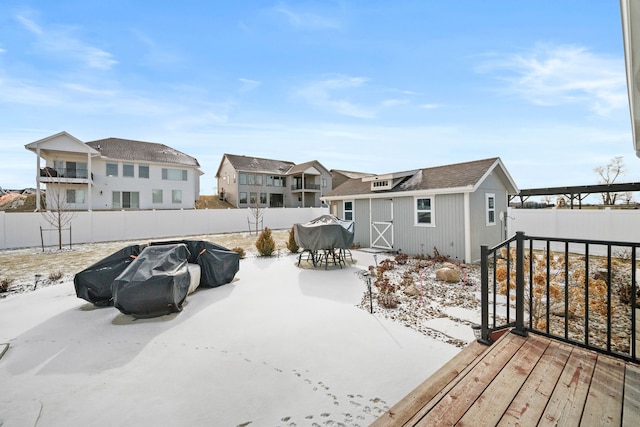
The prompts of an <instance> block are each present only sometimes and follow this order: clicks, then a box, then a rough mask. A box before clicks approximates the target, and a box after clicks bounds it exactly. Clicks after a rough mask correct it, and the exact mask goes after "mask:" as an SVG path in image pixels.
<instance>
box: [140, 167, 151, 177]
mask: <svg viewBox="0 0 640 427" xmlns="http://www.w3.org/2000/svg"><path fill="white" fill-rule="evenodd" d="M138 178H149V166H146V165H139V166H138Z"/></svg>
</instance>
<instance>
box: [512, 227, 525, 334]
mask: <svg viewBox="0 0 640 427" xmlns="http://www.w3.org/2000/svg"><path fill="white" fill-rule="evenodd" d="M512 332H513V333H514V334H516V335H520V336H523V337H526V336H527V329H526V328H525V326H524V233H523V232H522V231H517V232H516V327H515V328H514V329H513V330H512Z"/></svg>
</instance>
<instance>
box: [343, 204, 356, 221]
mask: <svg viewBox="0 0 640 427" xmlns="http://www.w3.org/2000/svg"><path fill="white" fill-rule="evenodd" d="M353 205H354V201H353V200H344V201H343V202H342V216H343V217H344V218H343V219H344V220H347V221H355V216H354V215H353V213H354V209H353V207H354V206H353Z"/></svg>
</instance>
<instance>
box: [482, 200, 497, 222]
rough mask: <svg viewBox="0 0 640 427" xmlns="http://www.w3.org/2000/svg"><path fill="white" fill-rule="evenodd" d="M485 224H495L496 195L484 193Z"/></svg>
mask: <svg viewBox="0 0 640 427" xmlns="http://www.w3.org/2000/svg"><path fill="white" fill-rule="evenodd" d="M485 197H486V207H487V225H496V195H495V194H486V195H485Z"/></svg>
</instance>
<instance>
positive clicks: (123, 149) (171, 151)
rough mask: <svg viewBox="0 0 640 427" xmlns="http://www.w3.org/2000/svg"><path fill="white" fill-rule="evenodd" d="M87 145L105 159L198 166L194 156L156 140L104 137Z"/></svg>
mask: <svg viewBox="0 0 640 427" xmlns="http://www.w3.org/2000/svg"><path fill="white" fill-rule="evenodd" d="M86 145H87V146H89V147H91V148H93V149H95V150H96V151H97V152H99V153H100V156H101V157H102V158H104V159H106V160H108V159H112V160H118V161H131V162H139V161H145V162H151V163H160V164H171V165H177V166H182V167H193V168H199V167H200V163H199V162H198V160H197V159H196V158H195V157H192V156H190V155H188V154H185V153H183V152H182V151H179V150H176V149H175V148H172V147H169V146H167V145H165V144H160V143H157V142H146V141H137V140H133V139H123V138H105V139H98V140H95V141H89V142H87V143H86Z"/></svg>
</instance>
